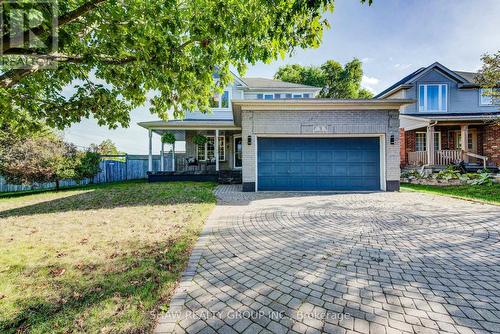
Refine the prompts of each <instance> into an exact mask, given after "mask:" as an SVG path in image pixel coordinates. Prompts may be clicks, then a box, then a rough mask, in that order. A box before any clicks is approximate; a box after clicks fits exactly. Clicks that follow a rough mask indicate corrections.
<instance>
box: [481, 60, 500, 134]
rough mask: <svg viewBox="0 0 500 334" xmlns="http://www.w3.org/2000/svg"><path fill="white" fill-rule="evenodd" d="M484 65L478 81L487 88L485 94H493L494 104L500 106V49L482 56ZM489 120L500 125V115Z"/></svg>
mask: <svg viewBox="0 0 500 334" xmlns="http://www.w3.org/2000/svg"><path fill="white" fill-rule="evenodd" d="M481 60H482V62H483V66H482V68H481V70H480V71H479V73H478V75H477V76H476V78H475V79H476V82H477V83H478V84H479V85H481V87H482V88H485V90H484V91H485V94H488V95H490V96H491V98H492V101H493V104H496V105H498V106H500V50H499V51H497V52H496V53H495V54H491V55H489V54H484V55H483V56H482V57H481ZM488 122H491V123H493V124H496V125H497V126H500V116H498V115H493V116H492V119H491V120H489V121H488Z"/></svg>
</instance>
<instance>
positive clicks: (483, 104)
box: [479, 88, 493, 107]
mask: <svg viewBox="0 0 500 334" xmlns="http://www.w3.org/2000/svg"><path fill="white" fill-rule="evenodd" d="M483 91H491V92H493V88H479V105H480V106H481V107H491V106H493V96H491V95H490V96H486V97H487V98H489V100H490V103H483V97H484V96H483Z"/></svg>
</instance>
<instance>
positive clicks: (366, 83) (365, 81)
mask: <svg viewBox="0 0 500 334" xmlns="http://www.w3.org/2000/svg"><path fill="white" fill-rule="evenodd" d="M379 82H380V80H379V79H377V78H375V77H369V76H367V75H363V78H362V79H361V86H362V87H363V88H366V89H368V90H369V91H371V92H374V91H375V87H373V86H377V85H378V84H379Z"/></svg>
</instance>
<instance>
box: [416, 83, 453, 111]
mask: <svg viewBox="0 0 500 334" xmlns="http://www.w3.org/2000/svg"><path fill="white" fill-rule="evenodd" d="M447 110H448V85H447V84H425V85H419V86H418V111H420V112H445V111H447Z"/></svg>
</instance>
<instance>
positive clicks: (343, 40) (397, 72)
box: [64, 0, 500, 154]
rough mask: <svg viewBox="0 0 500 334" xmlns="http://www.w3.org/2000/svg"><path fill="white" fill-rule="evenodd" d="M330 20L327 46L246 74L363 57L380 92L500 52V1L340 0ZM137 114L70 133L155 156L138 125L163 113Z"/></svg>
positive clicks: (369, 84) (369, 83)
mask: <svg viewBox="0 0 500 334" xmlns="http://www.w3.org/2000/svg"><path fill="white" fill-rule="evenodd" d="M327 18H328V20H329V21H330V24H331V26H332V27H331V29H330V30H329V31H327V32H326V33H325V34H324V37H323V43H322V45H321V47H319V48H318V49H308V50H298V51H297V52H296V53H295V54H294V55H293V57H290V58H287V59H285V60H283V61H278V62H275V63H273V64H258V65H256V66H251V67H250V68H249V70H248V72H247V74H246V76H248V77H267V78H272V77H273V75H274V73H275V72H276V70H277V68H278V67H279V66H280V65H283V64H293V63H299V64H302V65H320V64H322V63H324V62H325V61H326V60H328V59H334V60H336V61H338V62H340V63H342V64H344V63H346V62H348V61H350V60H351V59H352V58H354V57H357V58H359V59H361V60H362V61H363V70H364V78H363V86H364V87H366V88H368V89H370V90H371V91H373V92H374V93H376V92H379V91H381V90H383V89H384V88H385V87H387V86H389V85H390V84H391V83H394V82H395V81H397V80H399V79H401V78H402V77H403V76H405V75H407V74H409V73H411V72H412V71H414V70H415V69H417V68H419V67H422V66H427V65H429V64H431V63H433V62H435V61H438V62H440V63H441V64H443V65H445V66H446V67H448V68H450V69H454V70H463V71H476V70H478V69H479V68H480V66H481V61H480V56H481V55H482V54H484V53H485V52H487V53H492V52H495V51H497V50H499V49H500V0H468V1H466V0H453V1H450V0H426V1H422V0H401V1H397V0H374V4H373V5H372V6H371V7H368V6H367V5H361V4H360V2H359V1H357V0H337V1H336V4H335V11H334V13H333V14H329V15H327ZM131 119H132V120H131V122H130V127H129V128H119V129H116V130H108V129H107V128H101V127H99V126H98V125H97V124H96V122H95V121H94V120H84V121H82V122H81V123H80V124H76V125H74V126H72V127H71V128H69V129H67V130H66V131H65V132H64V135H65V138H66V140H68V141H71V142H74V143H75V144H77V145H80V146H84V147H85V146H88V145H89V144H90V143H98V142H101V141H102V140H104V139H107V138H109V139H111V140H113V141H114V142H115V143H116V144H117V146H118V148H119V149H120V150H122V151H125V152H127V153H130V154H147V151H148V141H147V131H146V130H145V129H143V128H141V127H139V126H137V124H136V123H137V122H141V121H146V120H156V119H157V118H156V117H155V116H153V115H151V114H150V113H149V111H148V108H147V106H145V107H141V108H138V109H136V110H134V111H133V112H132V115H131ZM156 137H157V136H155V137H154V138H155V145H154V150H155V152H156V151H158V150H159V138H156Z"/></svg>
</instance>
